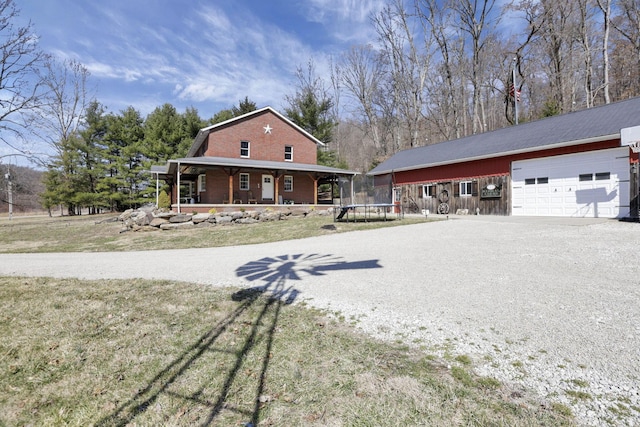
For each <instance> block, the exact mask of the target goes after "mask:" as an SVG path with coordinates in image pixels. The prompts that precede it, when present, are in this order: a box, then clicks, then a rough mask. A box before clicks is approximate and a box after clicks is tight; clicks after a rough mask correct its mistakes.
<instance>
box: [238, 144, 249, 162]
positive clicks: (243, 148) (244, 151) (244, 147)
mask: <svg viewBox="0 0 640 427" xmlns="http://www.w3.org/2000/svg"><path fill="white" fill-rule="evenodd" d="M249 154H250V153H249V141H240V157H246V158H249V157H250V155H249Z"/></svg>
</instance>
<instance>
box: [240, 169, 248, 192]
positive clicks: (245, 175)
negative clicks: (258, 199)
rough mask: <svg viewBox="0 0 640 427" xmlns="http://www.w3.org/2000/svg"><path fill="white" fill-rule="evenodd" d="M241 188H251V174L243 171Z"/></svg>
mask: <svg viewBox="0 0 640 427" xmlns="http://www.w3.org/2000/svg"><path fill="white" fill-rule="evenodd" d="M240 189H241V190H248V189H249V174H248V173H241V174H240Z"/></svg>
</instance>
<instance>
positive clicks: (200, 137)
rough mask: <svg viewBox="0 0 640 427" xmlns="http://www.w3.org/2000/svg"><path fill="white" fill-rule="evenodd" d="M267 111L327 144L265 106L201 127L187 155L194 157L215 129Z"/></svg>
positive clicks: (318, 143) (306, 134) (316, 140)
mask: <svg viewBox="0 0 640 427" xmlns="http://www.w3.org/2000/svg"><path fill="white" fill-rule="evenodd" d="M267 111H269V112H271V113H273V114H275V115H276V116H278V117H279V118H280V119H282V120H283V121H284V122H286V123H287V124H288V125H289V126H291V127H293V128H295V129H296V130H298V131H299V132H300V133H302V134H303V135H304V136H306V137H307V138H309V139H310V140H312V141H313V142H315V143H316V145H321V146H323V145H325V144H324V143H323V142H322V141H320V140H319V139H317V138H316V137H314V136H313V135H311V134H310V133H309V132H307V131H306V130H304V129H302V128H301V127H300V126H298V125H296V124H295V123H293V122H292V121H291V120H289V119H288V118H286V117H285V116H283V115H282V114H280V113H279V112H277V111H276V110H274V109H273V108H271V107H269V106H267V107H264V108H260V109H258V110H253V111H250V112H248V113H246V114H243V115H241V116H238V117H234V118H232V119H229V120H225V121H224V122H220V123H216V124H215V125H212V126H208V127H206V128H202V129H200V130H199V131H198V134H197V135H196V137H195V139H194V140H193V144H191V148H190V149H189V151H188V152H187V157H194V156H195V155H196V153H197V152H198V149H199V148H200V146H201V145H202V143H203V142H204V140H205V139H206V138H207V136H208V135H209V134H210V133H211V132H212V131H214V130H215V129H217V128H221V127H223V126H227V125H229V124H232V123H233V122H240V121H242V120H245V119H248V118H250V117H252V116H258V115H260V114H262V113H264V112H267Z"/></svg>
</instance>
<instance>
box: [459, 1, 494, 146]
mask: <svg viewBox="0 0 640 427" xmlns="http://www.w3.org/2000/svg"><path fill="white" fill-rule="evenodd" d="M494 5H495V0H455V1H453V2H452V8H453V10H455V11H456V14H457V23H458V26H459V28H460V30H461V31H463V32H464V33H466V34H467V35H468V37H469V41H470V43H471V70H470V72H471V75H470V82H469V83H470V84H471V87H472V90H473V94H472V101H471V112H470V115H471V120H472V125H471V127H472V133H474V134H475V133H478V132H479V131H480V130H484V124H483V123H482V121H481V118H480V100H481V90H482V85H483V81H484V77H485V76H484V67H485V66H486V62H487V58H486V57H485V56H484V52H485V50H486V45H487V40H489V38H490V36H491V34H492V33H493V31H494V28H495V26H496V25H497V23H498V22H499V21H500V15H494V13H493V12H494V11H493V7H494Z"/></svg>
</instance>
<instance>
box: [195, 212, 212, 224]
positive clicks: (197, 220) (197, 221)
mask: <svg viewBox="0 0 640 427" xmlns="http://www.w3.org/2000/svg"><path fill="white" fill-rule="evenodd" d="M210 216H211V215H209V214H208V213H199V214H195V215H193V216H192V217H191V221H192V222H193V223H194V224H200V223H201V222H205V221H208V220H209V217H210Z"/></svg>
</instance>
